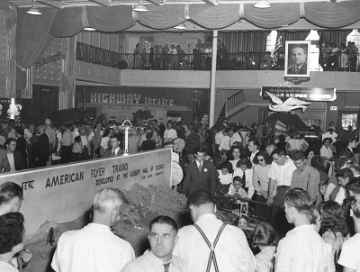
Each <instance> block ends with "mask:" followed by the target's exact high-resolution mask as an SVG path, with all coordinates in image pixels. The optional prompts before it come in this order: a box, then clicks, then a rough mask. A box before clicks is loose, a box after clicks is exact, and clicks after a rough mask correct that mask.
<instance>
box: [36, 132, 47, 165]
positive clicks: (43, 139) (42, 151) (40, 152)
mask: <svg viewBox="0 0 360 272" xmlns="http://www.w3.org/2000/svg"><path fill="white" fill-rule="evenodd" d="M33 158H34V160H35V158H38V159H39V161H48V159H49V137H48V136H47V135H46V133H42V134H41V135H40V136H39V138H37V140H36V142H35V143H34V146H33Z"/></svg>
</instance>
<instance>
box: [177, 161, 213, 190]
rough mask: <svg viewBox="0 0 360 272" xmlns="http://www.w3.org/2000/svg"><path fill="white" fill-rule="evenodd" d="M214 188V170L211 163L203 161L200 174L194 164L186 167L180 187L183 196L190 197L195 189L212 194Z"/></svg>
mask: <svg viewBox="0 0 360 272" xmlns="http://www.w3.org/2000/svg"><path fill="white" fill-rule="evenodd" d="M215 187H216V169H215V167H214V164H213V163H212V162H208V161H204V164H203V168H202V171H201V173H200V171H199V168H198V166H197V164H196V162H191V163H189V164H188V165H187V167H186V174H185V178H184V181H183V187H182V193H183V194H185V195H190V194H191V193H193V192H194V191H196V190H197V189H205V190H208V191H210V192H211V193H212V194H214V193H215Z"/></svg>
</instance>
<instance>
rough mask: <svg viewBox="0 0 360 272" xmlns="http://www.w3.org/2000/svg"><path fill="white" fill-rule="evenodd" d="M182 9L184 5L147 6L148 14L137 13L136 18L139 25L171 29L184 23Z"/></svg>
mask: <svg viewBox="0 0 360 272" xmlns="http://www.w3.org/2000/svg"><path fill="white" fill-rule="evenodd" d="M184 7H185V6H184V5H165V6H159V7H155V6H149V11H148V12H143V13H137V14H136V15H137V16H136V17H137V18H138V21H139V23H140V24H142V25H144V26H148V27H150V28H154V29H167V28H172V27H174V26H177V25H179V24H181V23H183V22H185V21H186V18H185V13H184V12H185V10H184ZM130 8H131V7H130ZM134 23H135V22H134Z"/></svg>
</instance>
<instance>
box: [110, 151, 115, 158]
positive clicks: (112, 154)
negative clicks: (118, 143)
mask: <svg viewBox="0 0 360 272" xmlns="http://www.w3.org/2000/svg"><path fill="white" fill-rule="evenodd" d="M111 156H113V157H115V149H113V150H112V153H111Z"/></svg>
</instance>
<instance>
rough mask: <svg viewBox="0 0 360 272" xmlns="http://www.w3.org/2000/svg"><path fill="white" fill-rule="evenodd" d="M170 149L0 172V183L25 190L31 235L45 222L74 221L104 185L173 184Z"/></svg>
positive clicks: (120, 187)
mask: <svg viewBox="0 0 360 272" xmlns="http://www.w3.org/2000/svg"><path fill="white" fill-rule="evenodd" d="M171 161H172V152H171V149H161V150H156V151H149V152H144V153H138V154H133V155H128V156H119V157H112V158H107V159H100V160H90V161H84V162H79V163H76V164H66V165H59V166H53V167H47V168H38V169H36V170H29V171H19V172H14V173H6V174H1V175H0V184H2V183H4V182H6V181H12V182H15V183H17V184H19V185H20V186H21V187H22V188H23V190H24V200H23V204H22V206H21V210H20V212H21V213H23V214H24V216H25V227H26V232H27V233H28V234H32V233H34V232H36V231H37V230H38V229H39V227H40V225H41V224H43V223H44V222H45V221H51V220H54V221H56V222H57V223H63V222H67V221H72V220H74V219H76V218H78V217H79V216H81V215H83V214H84V213H85V212H86V211H87V210H88V209H89V208H90V207H91V206H92V202H93V198H94V195H95V193H96V192H97V191H99V190H100V189H102V188H107V187H111V188H119V189H120V190H130V188H131V187H132V186H133V185H134V184H135V183H140V184H141V185H144V186H148V185H151V184H154V185H163V186H170V185H171V169H172V168H171V167H172V166H171Z"/></svg>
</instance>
